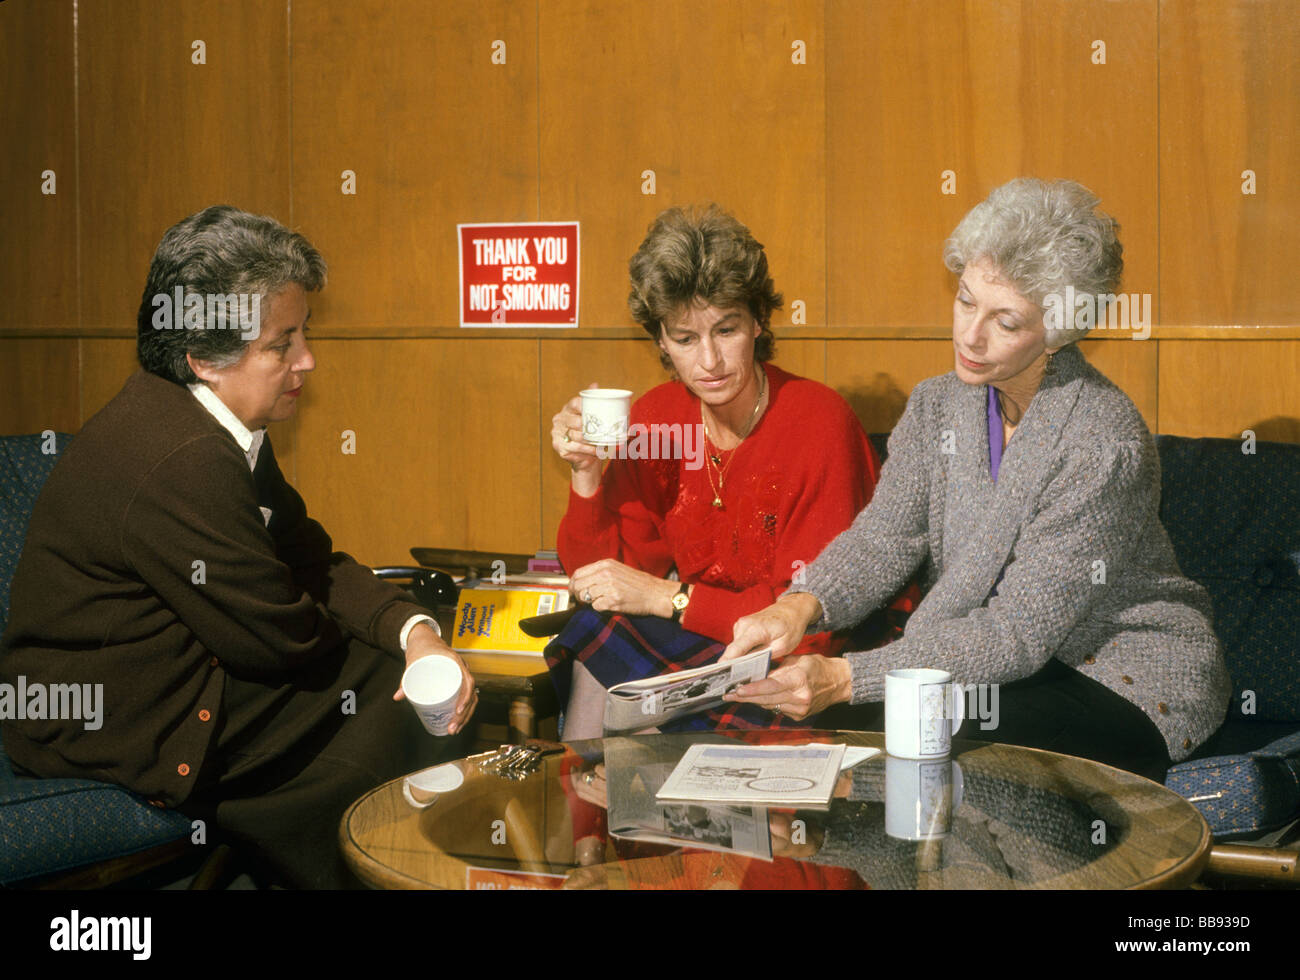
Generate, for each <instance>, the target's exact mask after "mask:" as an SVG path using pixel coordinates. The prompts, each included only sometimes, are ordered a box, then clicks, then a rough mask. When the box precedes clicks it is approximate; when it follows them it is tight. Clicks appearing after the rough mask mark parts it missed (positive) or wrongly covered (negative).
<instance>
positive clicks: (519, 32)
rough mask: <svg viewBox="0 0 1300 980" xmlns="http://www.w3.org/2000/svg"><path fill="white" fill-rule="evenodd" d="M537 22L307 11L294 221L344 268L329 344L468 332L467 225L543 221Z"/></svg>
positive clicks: (368, 9)
mask: <svg viewBox="0 0 1300 980" xmlns="http://www.w3.org/2000/svg"><path fill="white" fill-rule="evenodd" d="M536 20H537V8H536V7H535V5H533V4H515V3H510V2H508V0H492V2H484V3H477V2H476V3H468V2H456V3H427V2H424V0H403V2H398V3H394V2H392V0H359V2H351V3H346V4H340V3H333V2H325V0H296V2H295V3H294V4H293V78H294V84H293V144H294V172H293V183H294V219H295V221H296V222H297V223H298V224H299V225H300V226H301V228H302V229H303V231H304V233H306V234H308V235H309V237H311V238H312V241H313V243H314V244H315V245H316V246H317V248H319V249H321V251H322V253H323V254H324V255H325V259H326V261H327V262H329V263H330V280H331V285H330V289H329V290H328V291H327V292H326V293H325V294H324V295H323V296H322V298H321V302H320V304H319V306H320V325H319V327H318V331H321V332H325V333H328V332H329V331H331V330H332V329H334V328H336V327H350V328H356V327H363V328H373V327H375V326H379V327H393V326H401V327H412V326H429V325H438V326H444V327H455V326H457V325H458V324H459V322H460V319H459V299H458V293H457V283H458V279H459V271H458V264H457V263H458V252H457V235H456V224H457V223H458V222H462V223H463V222H477V221H535V220H537V219H538V207H537V198H538V190H537V23H536ZM498 41H499V42H502V43H503V44H504V57H505V63H504V64H493V62H492V57H493V51H494V44H496V42H498ZM498 50H501V49H498ZM345 170H350V171H352V172H354V173H355V175H356V180H355V186H356V193H355V195H348V194H344V193H343V183H344V182H343V179H342V176H341V175H342V173H343V172H344V171H345ZM547 217H548V218H549V217H553V215H547ZM584 245H585V243H584Z"/></svg>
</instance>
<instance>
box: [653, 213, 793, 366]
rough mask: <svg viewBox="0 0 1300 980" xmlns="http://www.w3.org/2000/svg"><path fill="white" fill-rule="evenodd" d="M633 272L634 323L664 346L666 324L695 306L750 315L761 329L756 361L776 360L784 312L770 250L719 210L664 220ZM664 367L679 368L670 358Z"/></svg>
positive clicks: (664, 215)
mask: <svg viewBox="0 0 1300 980" xmlns="http://www.w3.org/2000/svg"><path fill="white" fill-rule="evenodd" d="M628 272H629V274H630V275H631V278H632V291H631V293H629V294H628V298H627V303H628V306H629V308H630V309H631V310H632V318H633V319H634V320H636V322H637V323H639V324H641V326H642V327H643V328H644V329H645V332H646V333H648V334H649V335H650V337H651V339H653V340H656V341H657V340H658V339H659V334H660V331H661V329H662V328H663V327H664V326H665V324H666V322H667V321H668V320H669V319H670V318H672V317H675V316H677V315H679V314H680V313H681V312H682V311H683V310H685V309H686V308H687V307H689V306H691V305H692V304H695V303H700V304H703V305H708V306H716V307H717V308H718V309H720V310H726V309H733V308H735V307H743V308H744V309H747V310H748V311H749V312H750V314H751V315H752V316H753V317H754V320H755V322H756V323H757V324H758V326H759V335H758V337H757V338H756V339H755V341H754V359H755V360H756V361H767V360H771V358H772V355H773V354H774V353H775V349H776V337H775V336H774V335H773V334H772V326H771V323H772V312H773V311H774V310H779V309H780V308H781V304H782V298H781V294H780V293H778V292H777V291H776V289H775V287H774V286H773V284H772V277H771V276H769V275H768V274H767V255H766V254H764V252H763V246H762V244H761V243H760V242H757V241H755V240H754V236H753V235H751V234H750V233H749V229H748V228H746V227H745V226H744V225H742V224H741V223H740V222H739V221H737V220H736V219H735V218H734V217H732V216H731V215H730V214H728V213H727V212H726V211H723V210H722V209H721V208H720V207H718V206H717V205H716V204H710V205H708V206H707V207H704V208H699V207H691V208H687V209H683V208H669V209H668V210H667V211H664V212H663V213H662V214H660V215H659V217H657V218H655V220H654V224H652V225H651V226H650V230H649V231H648V232H647V233H646V236H645V241H643V242H642V243H641V247H640V248H638V249H637V250H636V254H635V255H633V256H632V259H631V261H629V262H628ZM659 360H660V361H661V362H662V363H663V365H664V367H665V368H669V369H671V368H672V361H671V360H670V359H669V357H668V355H667V354H665V353H663V352H662V351H660V353H659Z"/></svg>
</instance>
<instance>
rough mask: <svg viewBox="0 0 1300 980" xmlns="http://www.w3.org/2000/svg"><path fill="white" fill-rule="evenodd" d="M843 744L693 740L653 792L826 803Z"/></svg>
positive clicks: (671, 796) (718, 799) (704, 798)
mask: <svg viewBox="0 0 1300 980" xmlns="http://www.w3.org/2000/svg"><path fill="white" fill-rule="evenodd" d="M844 749H845V746H843V745H824V744H821V743H817V742H813V743H810V744H807V745H740V744H737V743H735V742H732V743H731V744H729V745H707V744H697V745H692V746H691V747H690V748H689V749H687V750H686V754H685V755H683V756H682V759H681V761H680V762H679V763H677V766H676V768H675V769H673V771H672V775H670V776H669V777H668V779H667V781H666V782H665V783H664V785H663V787H662V788H661V789H660V790H659V792H658V793H657V794H655V796H656V799H659V800H691V801H699V802H710V803H748V804H767V805H769V806H782V807H787V806H794V807H808V806H827V805H829V804H830V801H831V796H832V794H833V793H834V792H835V783H836V781H837V780H838V779H839V774H840V763H841V761H842V759H843V757H844Z"/></svg>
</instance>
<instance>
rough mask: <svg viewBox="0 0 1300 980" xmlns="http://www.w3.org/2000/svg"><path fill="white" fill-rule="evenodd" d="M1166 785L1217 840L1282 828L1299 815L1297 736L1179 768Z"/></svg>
mask: <svg viewBox="0 0 1300 980" xmlns="http://www.w3.org/2000/svg"><path fill="white" fill-rule="evenodd" d="M1165 785H1166V786H1168V787H1169V788H1170V789H1172V790H1173V791H1174V792H1176V793H1178V794H1179V795H1180V796H1183V797H1185V798H1186V799H1187V800H1188V801H1189V802H1191V803H1192V804H1193V805H1195V806H1196V808H1197V809H1198V810H1200V811H1201V814H1202V816H1204V817H1205V821H1206V823H1208V824H1209V825H1210V831H1211V832H1212V833H1213V834H1214V836H1215V838H1216V839H1231V838H1233V837H1253V836H1255V835H1258V834H1263V833H1267V832H1268V831H1270V830H1276V829H1277V828H1278V827H1284V826H1286V825H1287V824H1288V823H1290V822H1291V821H1293V820H1295V819H1296V817H1297V815H1300V732H1293V733H1292V734H1290V735H1288V736H1286V737H1285V738H1281V739H1278V740H1277V741H1276V742H1272V743H1270V744H1269V745H1267V746H1265V747H1264V748H1262V749H1258V750H1256V751H1254V752H1249V753H1246V754H1244V755H1223V756H1216V757H1215V758H1211V759H1197V760H1194V761H1191V762H1183V763H1180V764H1178V765H1176V766H1174V767H1173V768H1171V769H1170V770H1169V772H1168V774H1167V775H1166V776H1165Z"/></svg>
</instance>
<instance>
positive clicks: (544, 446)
mask: <svg viewBox="0 0 1300 980" xmlns="http://www.w3.org/2000/svg"><path fill="white" fill-rule="evenodd" d="M540 347H541V375H540V378H541V383H540V389H541V412H540V415H539V418H538V429H537V447H538V449H537V453H538V459H539V464H540V467H541V486H540V490H541V504H542V509H541V522H542V540H541V543H540V544H539V545H538V547H543V548H554V547H555V531H556V529H557V528H558V527H559V526H560V518H561V517H563V516H564V510H565V508H566V507H567V506H568V502H569V467H568V464H566V463H565V462H564V460H562V459H560V457H559V456H557V455H556V453H555V451H554V450H553V449H552V448H551V419H552V418H553V417H554V416H555V413H556V412H558V411H559V410H560V409H561V408H562V407H563V406H564V404H565V403H566V402H567V401H568V400H569V399H570V398H572V397H573V396H574V395H576V394H577V393H578V392H579V391H581V390H582V389H583V388H586V387H587V386H588V385H590V384H591V383H592V382H593V381H594V382H596V383H597V384H599V385H601V386H602V387H605V388H628V389H630V390H631V391H633V392H634V393H635V394H634V395H633V398H634V399H635V398H639V397H641V396H642V395H644V394H645V393H646V392H647V391H649V390H650V389H651V388H653V387H655V385H659V384H663V383H664V382H665V381H667V380H668V379H669V375H668V372H667V371H665V370H664V368H663V367H662V365H660V363H659V356H658V355H659V349H658V348H657V347H655V346H654V345H653V344H652V343H651V341H650V338H649V337H647V338H646V339H645V340H564V339H562V338H558V337H557V338H556V339H555V340H542V341H541V342H540ZM529 489H530V488H527V487H520V494H519V503H520V506H521V507H526V506H528V498H527V496H526V494H527V492H528V490H529Z"/></svg>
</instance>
